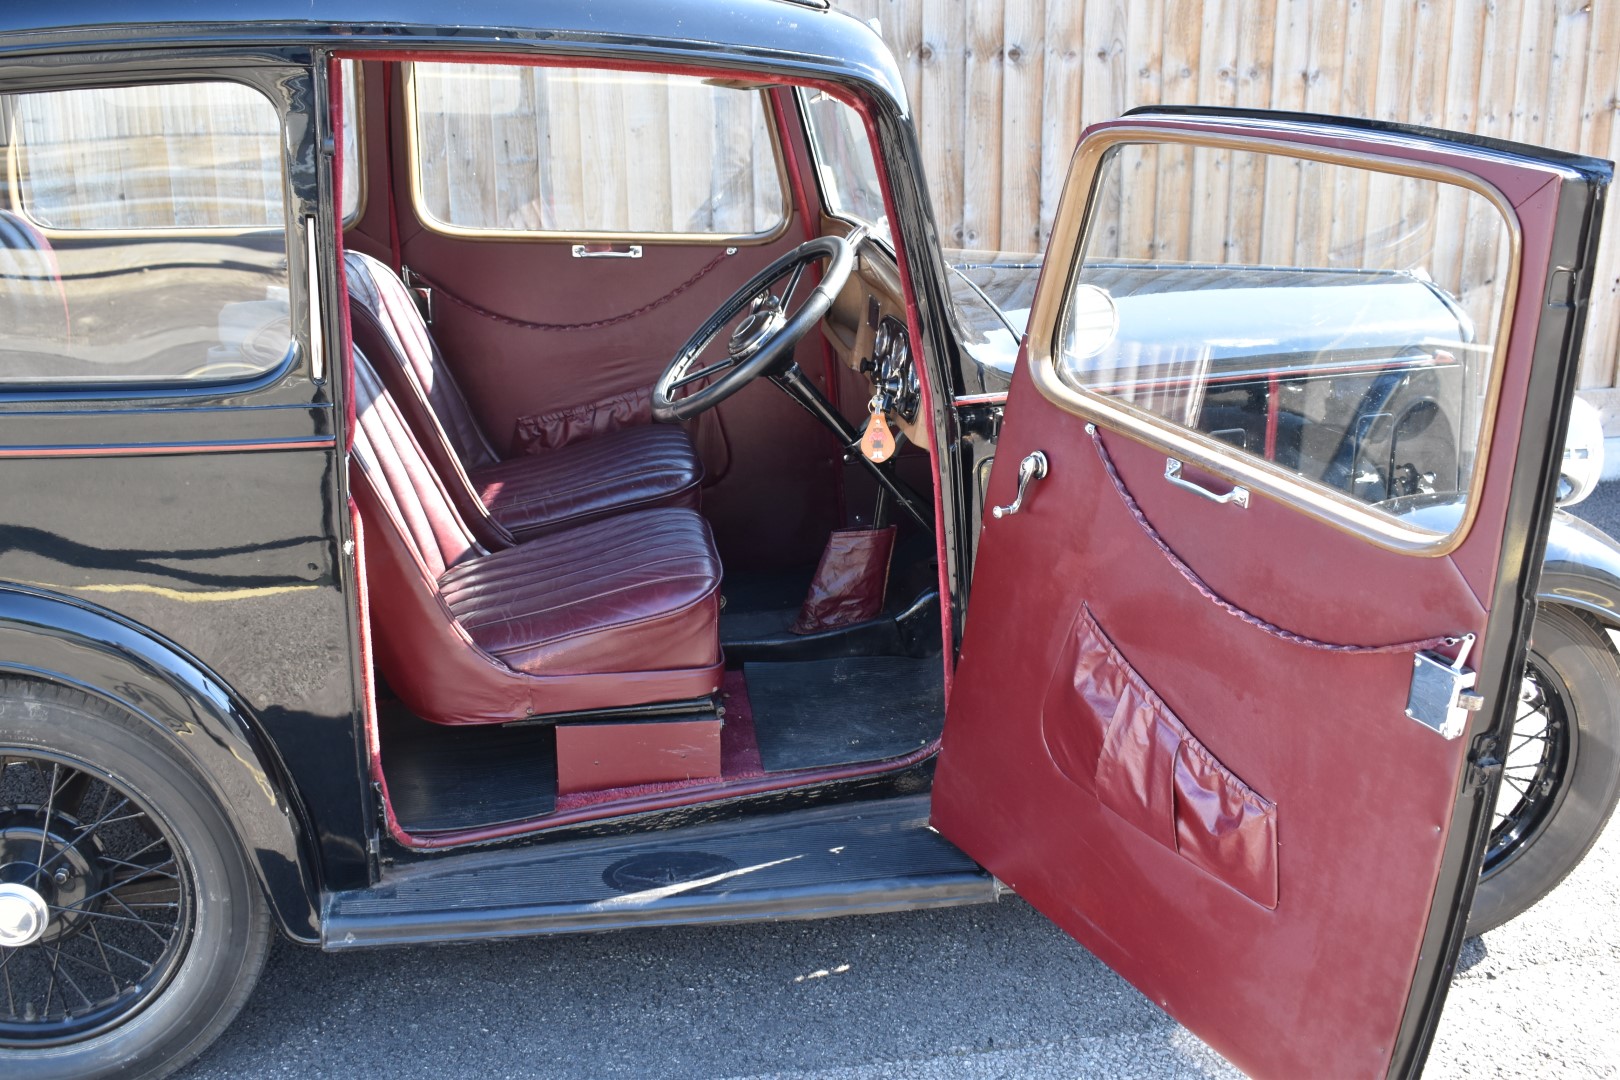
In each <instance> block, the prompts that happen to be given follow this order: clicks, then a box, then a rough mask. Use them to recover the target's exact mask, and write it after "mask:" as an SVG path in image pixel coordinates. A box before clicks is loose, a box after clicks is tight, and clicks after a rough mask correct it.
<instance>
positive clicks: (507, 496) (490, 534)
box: [344, 251, 703, 549]
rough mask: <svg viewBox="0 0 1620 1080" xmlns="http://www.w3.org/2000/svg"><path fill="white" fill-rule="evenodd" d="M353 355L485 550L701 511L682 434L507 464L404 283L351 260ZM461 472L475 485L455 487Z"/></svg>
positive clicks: (611, 434) (610, 442)
mask: <svg viewBox="0 0 1620 1080" xmlns="http://www.w3.org/2000/svg"><path fill="white" fill-rule="evenodd" d="M344 259H345V262H344V268H345V276H346V277H347V278H348V288H349V308H350V312H351V322H352V324H353V333H354V343H355V346H356V347H357V348H358V349H360V350H361V351H362V352H364V353H365V354H366V355H367V356H369V357H371V358H372V360H373V362H374V363H375V364H376V365H377V370H378V373H379V375H380V376H381V378H382V382H383V385H385V386H386V387H387V388H388V390H389V392H390V393H391V394H392V395H393V397H394V400H395V403H396V404H397V405H398V407H399V410H400V412H401V414H402V415H403V416H404V418H405V421H406V423H407V424H409V426H410V428H411V430H412V432H413V433H414V434H415V435H416V439H417V442H418V443H420V444H421V446H422V447H423V449H424V451H425V453H426V456H427V459H428V461H429V462H430V463H431V464H432V466H433V467H434V469H435V470H436V471H437V472H438V473H439V474H440V476H442V477H444V478H445V485H446V491H447V494H448V495H449V497H450V499H451V501H452V502H454V503H455V505H456V506H457V508H458V509H459V510H460V511H461V514H462V517H463V518H464V519H466V521H467V522H468V524H469V527H470V528H471V529H472V532H473V534H474V535H475V536H476V537H477V538H478V540H479V541H480V542H481V543H483V544H484V546H486V547H489V548H492V549H493V548H498V547H505V546H507V545H509V544H511V543H512V542H513V541H514V539H515V540H524V539H528V538H530V537H534V536H538V535H540V534H542V533H547V532H553V531H555V530H557V529H561V528H566V527H568V526H570V525H577V524H580V523H582V522H586V521H592V520H595V519H598V518H602V517H605V516H608V515H610V514H615V513H618V512H620V511H623V510H633V509H639V508H642V507H653V506H684V507H691V508H693V509H695V508H696V507H697V505H698V498H699V487H700V485H701V483H702V481H703V463H702V460H701V459H700V458H699V457H698V453H697V450H696V449H695V448H694V447H693V445H692V440H691V438H690V437H689V436H688V435H687V434H686V432H685V431H684V430H682V429H680V428H678V427H672V426H671V427H666V426H664V425H650V424H649V425H636V426H632V427H625V428H620V429H616V430H613V431H608V432H603V433H601V434H598V435H594V436H592V437H591V438H589V439H586V440H583V441H581V442H577V443H569V444H566V445H563V446H559V447H553V448H548V449H543V450H537V451H535V452H533V453H530V454H526V455H520V456H518V457H512V458H506V459H505V460H502V459H501V457H500V456H499V455H498V454H497V453H496V451H495V449H494V447H493V446H492V445H491V443H490V441H489V439H488V438H487V437H486V436H485V435H484V433H483V431H482V429H481V428H480V427H479V426H478V423H477V421H476V420H475V419H474V417H473V415H472V410H471V409H470V408H469V407H468V405H467V400H466V398H465V397H464V396H463V394H462V392H461V389H460V388H459V387H458V386H457V385H456V380H455V377H454V376H453V375H452V374H451V373H450V369H449V366H448V365H447V364H446V363H445V361H444V356H443V354H442V353H441V352H440V351H439V347H438V345H437V344H436V343H435V342H434V340H433V338H432V336H431V335H430V334H429V333H428V329H427V326H426V325H425V324H424V323H423V322H422V317H421V314H420V313H419V312H418V311H417V308H416V304H415V302H414V301H413V300H412V299H411V296H410V293H409V292H408V291H407V290H406V288H405V286H404V284H403V283H402V282H401V281H400V280H399V278H398V277H396V276H395V275H394V273H393V272H392V271H391V270H389V269H388V267H387V266H385V265H383V264H382V263H380V262H378V261H377V260H376V259H373V258H371V257H370V256H369V255H364V254H361V253H359V252H354V251H351V252H348V253H346V255H345V256H344ZM458 471H460V472H464V473H465V474H466V475H467V476H468V478H469V481H470V486H467V485H466V484H462V483H457V482H455V481H454V480H453V479H452V477H453V474H454V473H456V472H458Z"/></svg>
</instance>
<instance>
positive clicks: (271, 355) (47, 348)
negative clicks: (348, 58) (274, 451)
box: [0, 82, 293, 384]
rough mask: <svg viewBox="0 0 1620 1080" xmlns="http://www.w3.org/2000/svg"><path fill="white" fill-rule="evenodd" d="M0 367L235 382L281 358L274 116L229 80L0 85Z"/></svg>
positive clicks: (78, 376) (280, 183) (82, 379)
mask: <svg viewBox="0 0 1620 1080" xmlns="http://www.w3.org/2000/svg"><path fill="white" fill-rule="evenodd" d="M0 111H3V114H4V118H5V120H6V121H7V123H6V130H7V131H9V136H8V141H7V144H6V146H5V147H4V151H5V155H6V157H7V159H8V161H7V164H8V169H7V174H8V175H9V177H10V182H9V183H8V185H7V189H8V190H7V191H6V192H5V197H4V199H0V381H3V382H7V383H22V384H75V383H91V382H123V383H131V382H133V383H168V382H174V381H188V380H189V381H226V380H237V379H242V378H245V377H251V376H253V375H257V374H261V373H263V372H265V371H268V370H270V369H272V368H275V367H277V366H279V365H280V364H282V363H283V362H284V361H285V360H286V359H288V357H289V355H290V352H291V349H292V341H293V338H292V333H291V330H290V322H289V318H288V305H287V241H286V231H285V227H284V222H285V219H286V209H285V207H286V196H285V187H284V165H283V155H282V151H281V144H282V138H281V130H282V125H281V120H280V117H279V115H278V113H277V111H276V108H275V106H274V105H273V104H272V103H271V102H270V100H269V99H268V98H266V97H265V96H264V95H263V94H261V93H259V92H258V91H256V90H254V89H251V88H249V87H246V86H243V85H240V84H237V83H231V82H192V83H179V84H165V85H148V86H133V87H108V88H97V89H82V90H63V91H51V92H46V93H31V94H17V95H11V96H9V97H0Z"/></svg>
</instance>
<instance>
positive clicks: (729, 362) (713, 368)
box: [669, 356, 737, 394]
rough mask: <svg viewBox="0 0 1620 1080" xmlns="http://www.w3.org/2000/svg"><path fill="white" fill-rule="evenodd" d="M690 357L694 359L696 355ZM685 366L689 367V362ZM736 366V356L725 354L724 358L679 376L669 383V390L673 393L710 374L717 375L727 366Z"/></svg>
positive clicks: (700, 380)
mask: <svg viewBox="0 0 1620 1080" xmlns="http://www.w3.org/2000/svg"><path fill="white" fill-rule="evenodd" d="M692 359H693V360H696V359H697V357H695V356H694V357H692ZM685 366H688V367H689V366H690V364H688V365H685ZM736 366H737V360H736V358H735V357H731V356H727V357H726V358H725V359H723V360H719V361H717V362H715V363H713V364H710V365H709V366H708V367H706V368H703V369H702V370H700V371H694V372H692V373H691V374H689V375H682V376H681V377H680V378H678V379H676V380H675V381H674V382H672V383H670V384H669V392H670V393H671V394H673V393H674V392H675V391H677V390H680V389H683V388H685V387H688V386H691V385H692V384H693V383H695V382H702V381H703V380H704V379H707V378H708V377H709V376H711V375H718V374H719V373H720V372H722V371H725V370H726V369H727V368H733V367H736Z"/></svg>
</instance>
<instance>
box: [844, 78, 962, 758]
mask: <svg viewBox="0 0 1620 1080" xmlns="http://www.w3.org/2000/svg"><path fill="white" fill-rule="evenodd" d="M833 96H834V97H836V98H838V99H839V100H840V101H842V102H844V103H845V104H846V105H849V106H850V107H851V108H853V109H854V110H855V111H856V113H857V114H858V115H859V116H860V118H861V120H862V122H863V123H865V125H866V137H867V140H868V141H869V142H870V143H871V144H872V146H873V147H874V150H875V148H876V147H879V146H882V145H883V144H882V142H881V141H880V140H879V139H878V132H877V121H876V120H875V119H874V118H873V116H872V111H871V109H869V108H867V106H866V103H865V102H864V101H862V100H855V101H851V100H849V98H848V96H846V95H843V94H838V93H834V95H833ZM872 160H873V162H874V163H875V164H876V166H877V175H878V186H879V187H881V188H882V189H883V205H884V206H885V207H887V208H888V211H889V220H890V221H899V220H900V216H899V214H897V213H896V212H895V210H896V205H895V199H894V180H893V178H892V177H891V176H890V175H889V163H888V161H887V160H885V158H884V157H883V155H882V154H881V153H876V152H874V153H873V154H872ZM891 232H892V234H893V235H892V239H893V241H894V261H895V266H896V268H897V269H898V270H899V271H900V291H901V293H903V294H904V296H903V299H904V300H905V303H906V333H907V334H908V335H910V337H911V340H912V341H913V342H914V343H915V347H916V348H917V349H919V350H920V349H921V348H922V343H923V342H924V341H925V340H926V339H925V338H924V337H923V335H922V313H921V312H919V311H918V310H917V289H916V285H915V283H914V282H913V281H912V280H911V267H910V264H909V263H908V261H907V259H906V241H905V237H904V236H902V235H901V234H900V233H899V232H895V231H893V230H891ZM928 374H929V372H928V369H927V367H926V366H925V367H923V369H922V371H921V375H920V377H919V378H918V379H917V387H918V389H919V390H920V391H921V396H922V411H923V414H924V415H925V416H927V417H928V419H929V423H930V424H932V423H933V418H934V387H933V380H932V379H929V378H926V377H922V376H927V375H928ZM933 435H934V433H933V432H930V436H933ZM935 441H936V439H935V438H933V437H930V438H929V440H928V442H929V447H928V455H929V457H930V458H931V459H932V461H933V467H932V469H931V470H930V471H929V477H930V479H931V480H932V481H933V483H932V487H933V489H934V550H935V556H936V558H937V559H938V562H939V595H940V596H942V597H947V598H948V597H950V595H951V583H950V575H949V561H948V558H947V553H946V551H945V494H944V492H943V491H942V490H941V489H940V486H939V456H938V451H937V448H936V447H934V445H933V443H934V442H935ZM939 624H940V632H941V634H942V635H943V640H944V643H945V648H944V651H943V652H942V653H941V657H942V660H943V662H944V665H945V705H946V708H947V710H948V709H949V707H950V701H951V689H952V687H953V685H954V684H955V681H956V653H955V650H954V649H953V648H952V645H953V643H954V642H955V640H956V639H955V633H954V631H955V627H954V626H953V625H952V624H951V605H950V603H949V602H945V603H941V604H940V605H939ZM938 746H939V740H937V739H936V740H934V742H933V743H931V744H930V745H929V746H928V747H925V748H924V749H929V750H932V749H937V748H938Z"/></svg>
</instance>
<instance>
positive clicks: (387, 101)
mask: <svg viewBox="0 0 1620 1080" xmlns="http://www.w3.org/2000/svg"><path fill="white" fill-rule="evenodd" d="M338 59H342V57H341V56H340V57H338ZM368 59H369V58H368ZM382 71H383V105H382V111H383V114H382V120H383V124H382V132H383V159H384V161H385V162H386V163H387V177H388V183H386V184H385V185H383V186H384V187H386V188H387V189H388V258H389V267H390V269H392V270H393V271H394V273H396V274H397V273H399V272H400V268H401V267H402V266H404V265H405V256H404V255H403V254H402V249H401V243H400V238H399V204H398V203H397V202H396V201H395V199H394V65H393V64H384V65H383V66H382Z"/></svg>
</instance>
